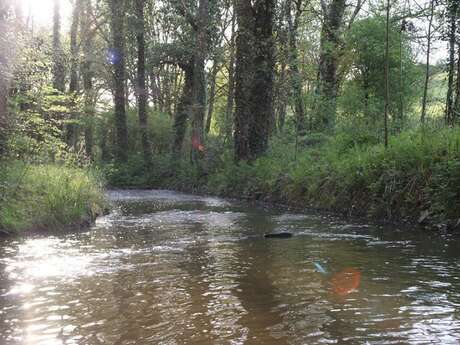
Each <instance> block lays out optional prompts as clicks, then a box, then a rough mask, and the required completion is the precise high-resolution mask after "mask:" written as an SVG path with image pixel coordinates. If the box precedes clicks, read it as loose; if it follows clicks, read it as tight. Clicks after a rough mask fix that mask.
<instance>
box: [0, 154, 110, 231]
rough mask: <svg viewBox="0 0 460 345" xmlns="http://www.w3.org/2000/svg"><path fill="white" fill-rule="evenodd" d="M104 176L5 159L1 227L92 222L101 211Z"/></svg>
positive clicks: (0, 175) (0, 180)
mask: <svg viewBox="0 0 460 345" xmlns="http://www.w3.org/2000/svg"><path fill="white" fill-rule="evenodd" d="M102 187H103V186H102V183H101V179H100V178H99V177H98V176H97V175H96V174H95V173H94V172H91V171H88V170H84V169H80V168H76V167H69V166H64V165H49V164H48V165H29V164H25V163H22V162H9V163H7V164H5V163H3V166H2V167H1V168H0V192H1V194H0V195H1V197H0V229H2V230H3V231H4V232H21V231H23V230H29V229H59V228H61V227H67V226H72V225H82V224H85V223H88V222H90V221H91V220H93V219H94V218H95V216H96V215H97V214H99V213H101V212H102V210H103V207H104V197H103V191H102Z"/></svg>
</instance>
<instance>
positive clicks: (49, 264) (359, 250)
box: [0, 190, 460, 345]
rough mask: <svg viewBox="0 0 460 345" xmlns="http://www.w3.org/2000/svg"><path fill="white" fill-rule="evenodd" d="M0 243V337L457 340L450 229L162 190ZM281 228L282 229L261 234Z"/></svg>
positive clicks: (10, 340) (29, 341)
mask: <svg viewBox="0 0 460 345" xmlns="http://www.w3.org/2000/svg"><path fill="white" fill-rule="evenodd" d="M108 198H109V199H110V200H111V202H112V203H113V205H114V208H113V211H112V212H111V213H110V214H108V215H106V216H104V217H101V218H99V219H98V220H97V222H96V224H95V226H93V227H92V228H91V229H89V230H88V231H85V232H73V233H64V232H63V233H62V234H51V235H50V234H48V235H35V236H31V237H26V238H22V239H18V238H15V239H13V238H10V239H4V240H1V242H0V344H2V345H3V344H5V345H6V344H12V345H23V344H24V345H38V344H40V345H55V344H56V345H57V344H59V345H61V344H62V345H64V344H66V345H68V344H82V345H83V344H84V345H93V344H94V345H96V344H120V345H121V344H127V345H128V344H142V345H145V344H155V345H156V344H159V345H176V344H177V345H178V344H200V345H206V344H219V345H220V344H229V345H238V344H260V345H262V344H263V345H283V344H299V345H300V344H309V345H315V344H459V343H460V260H459V259H460V238H458V237H455V236H454V235H446V234H439V233H435V232H422V231H419V230H415V229H410V228H409V229H407V228H404V229H403V228H399V227H396V226H392V227H390V226H376V225H367V224H362V223H354V222H350V221H346V220H341V219H338V218H334V217H331V216H327V215H321V214H318V213H314V212H311V213H308V212H307V213H299V212H294V211H289V210H287V209H282V208H279V209H278V208H272V207H270V208H269V207H263V206H260V205H251V204H248V203H245V202H240V201H232V200H225V199H220V198H213V197H202V196H194V195H188V194H181V193H176V192H170V191H161V190H157V191H148V190H136V191H133V190H129V191H123V190H114V191H110V192H108ZM278 232H289V233H292V234H293V236H292V237H291V238H285V239H276V238H275V239H273V238H270V239H266V238H264V234H266V233H278Z"/></svg>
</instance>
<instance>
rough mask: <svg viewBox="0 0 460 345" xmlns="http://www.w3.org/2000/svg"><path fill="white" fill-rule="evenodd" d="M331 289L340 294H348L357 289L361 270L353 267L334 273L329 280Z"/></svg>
mask: <svg viewBox="0 0 460 345" xmlns="http://www.w3.org/2000/svg"><path fill="white" fill-rule="evenodd" d="M330 283H331V286H332V291H333V292H334V293H335V294H337V295H340V296H345V295H348V294H349V293H351V292H353V291H355V290H357V289H358V288H359V285H360V283H361V272H359V271H358V270H356V269H354V268H346V269H344V270H343V271H341V272H338V273H335V274H334V275H333V276H332V277H331V280H330Z"/></svg>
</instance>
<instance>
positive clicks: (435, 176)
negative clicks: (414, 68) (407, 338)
mask: <svg viewBox="0 0 460 345" xmlns="http://www.w3.org/2000/svg"><path fill="white" fill-rule="evenodd" d="M208 156H209V157H211V158H209V159H208V160H207V161H206V162H205V164H206V174H202V173H200V172H199V170H198V169H197V168H194V167H191V166H190V164H189V163H188V162H183V163H178V162H174V161H172V160H171V159H170V158H168V157H158V158H157V159H155V165H154V168H153V169H152V170H149V171H145V170H144V169H143V167H142V164H141V159H139V157H137V158H136V157H132V158H131V160H130V162H129V163H127V164H126V165H123V166H110V167H106V170H105V171H106V173H107V177H108V179H109V183H111V184H112V185H117V186H130V187H136V186H142V187H155V188H158V187H163V188H172V189H180V190H187V191H198V192H205V193H211V194H217V195H222V196H231V197H239V198H250V199H259V200H269V201H275V202H283V203H287V204H291V205H295V206H297V207H306V208H307V207H314V208H320V209H325V210H330V211H334V212H339V213H343V214H347V215H356V216H365V217H369V218H373V219H378V220H385V221H408V222H425V221H429V222H430V223H445V224H447V223H448V224H453V225H455V224H456V223H457V221H458V219H460V129H458V128H456V129H436V130H434V129H432V130H431V129H430V130H428V129H426V130H421V129H419V130H413V131H407V132H404V133H402V134H400V135H396V136H393V137H392V139H391V141H390V145H389V147H388V148H387V149H385V148H384V147H383V145H382V144H379V143H378V139H376V137H374V136H372V135H369V134H368V133H367V134H366V133H364V132H363V134H361V133H359V131H356V133H354V134H345V133H343V134H338V135H335V136H334V137H330V138H328V137H317V138H311V137H310V138H305V140H304V141H303V142H302V143H301V148H300V149H299V151H298V153H297V155H296V154H295V148H294V145H293V144H287V143H283V142H282V141H280V140H274V141H273V142H272V145H271V150H270V152H269V153H268V154H267V155H265V156H264V157H261V158H259V159H258V160H256V161H255V162H253V163H251V164H247V163H241V164H239V165H236V164H235V163H234V162H233V159H232V157H231V154H230V151H223V152H221V153H220V154H219V153H217V152H209V154H208Z"/></svg>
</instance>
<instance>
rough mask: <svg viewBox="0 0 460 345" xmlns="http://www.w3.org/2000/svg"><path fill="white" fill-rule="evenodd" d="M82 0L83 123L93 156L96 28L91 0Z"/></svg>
mask: <svg viewBox="0 0 460 345" xmlns="http://www.w3.org/2000/svg"><path fill="white" fill-rule="evenodd" d="M81 1H82V11H83V15H82V20H81V38H82V51H83V61H82V65H81V73H82V79H83V91H84V99H83V115H84V119H83V124H84V138H85V152H86V155H87V156H88V157H89V158H92V156H93V122H94V112H95V111H94V102H95V100H94V87H93V79H94V70H93V60H94V58H93V56H94V52H93V49H94V45H93V41H94V36H95V33H96V32H95V28H94V27H93V24H92V21H91V20H90V19H89V18H90V16H91V13H92V6H91V0H81Z"/></svg>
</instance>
